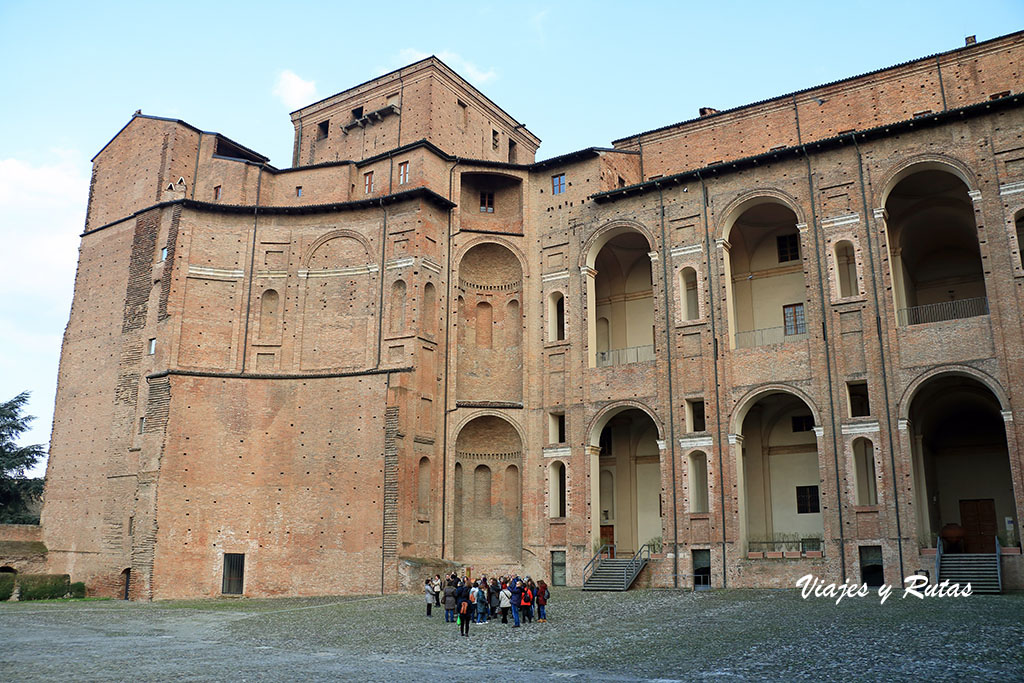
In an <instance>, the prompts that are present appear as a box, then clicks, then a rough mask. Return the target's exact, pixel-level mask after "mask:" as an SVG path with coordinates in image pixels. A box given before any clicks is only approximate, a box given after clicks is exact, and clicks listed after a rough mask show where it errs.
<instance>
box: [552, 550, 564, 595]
mask: <svg viewBox="0 0 1024 683" xmlns="http://www.w3.org/2000/svg"><path fill="white" fill-rule="evenodd" d="M551 585H552V586H564V585H565V551H564V550H552V551H551Z"/></svg>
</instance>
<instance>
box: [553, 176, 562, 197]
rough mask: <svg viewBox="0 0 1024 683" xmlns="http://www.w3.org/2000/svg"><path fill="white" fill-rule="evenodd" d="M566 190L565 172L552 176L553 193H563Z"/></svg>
mask: <svg viewBox="0 0 1024 683" xmlns="http://www.w3.org/2000/svg"><path fill="white" fill-rule="evenodd" d="M563 192H565V174H564V173H559V174H558V175H553V176H551V194H562V193H563Z"/></svg>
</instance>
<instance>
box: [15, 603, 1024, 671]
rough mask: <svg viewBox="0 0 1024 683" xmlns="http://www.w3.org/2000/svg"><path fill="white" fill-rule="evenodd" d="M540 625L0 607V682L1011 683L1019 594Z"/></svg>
mask: <svg viewBox="0 0 1024 683" xmlns="http://www.w3.org/2000/svg"><path fill="white" fill-rule="evenodd" d="M548 616H549V621H548V623H546V624H537V623H534V624H533V625H526V626H525V627H524V628H520V629H512V628H510V627H508V626H504V625H502V624H500V623H497V622H494V623H490V624H487V625H484V626H477V625H473V627H472V628H471V630H470V638H468V639H467V638H460V637H459V636H458V629H457V627H456V626H454V625H451V624H446V623H445V622H444V616H443V611H442V612H437V611H436V610H435V615H434V616H433V617H431V618H430V619H427V618H426V616H425V615H424V604H423V601H422V598H421V597H418V596H416V597H414V596H404V595H403V596H387V597H368V598H311V599H278V600H227V599H225V600H212V601H203V602H199V601H192V602H159V603H126V602H121V601H103V602H74V603H31V602H28V603H6V604H2V605H0V642H2V643H3V645H2V647H0V680H5V681H21V680H38V681H41V680H60V679H63V680H75V681H81V680H133V681H140V680H181V679H191V680H229V679H230V680H250V681H253V680H300V679H312V680H317V679H319V680H359V681H384V680H424V679H427V678H430V679H433V680H437V681H448V680H461V681H469V680H495V679H496V677H500V679H502V680H532V679H550V678H559V679H561V678H575V679H577V680H595V679H596V680H636V679H640V680H651V679H676V680H692V679H704V678H709V679H710V678H714V679H732V680H755V679H756V680H763V679H775V680H793V679H804V680H808V679H809V680H820V679H826V678H827V679H832V680H844V681H845V680H880V679H885V680H912V679H928V680H950V681H954V680H964V679H968V680H991V681H1008V680H1021V679H1024V594H1021V593H1017V594H1010V595H1002V596H972V597H970V598H963V599H926V600H917V599H913V598H907V599H900V594H899V592H894V593H893V595H892V596H891V597H890V598H889V600H888V601H887V602H886V603H885V604H884V605H880V604H879V602H878V598H877V596H875V595H873V594H872V595H871V596H870V597H866V598H851V599H846V600H844V601H843V602H842V603H841V604H839V605H838V606H837V605H835V604H834V600H828V599H825V598H818V599H815V598H808V599H807V600H802V599H801V597H800V594H799V593H798V592H797V591H795V590H788V591H753V590H744V591H715V592H709V593H696V594H695V593H690V592H672V591H630V592H628V593H624V594H623V593H596V594H594V593H582V592H580V591H577V590H567V589H557V590H555V591H553V595H552V604H551V607H550V610H549V615H548Z"/></svg>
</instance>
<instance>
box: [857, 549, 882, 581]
mask: <svg viewBox="0 0 1024 683" xmlns="http://www.w3.org/2000/svg"><path fill="white" fill-rule="evenodd" d="M860 580H861V582H862V583H864V584H866V585H867V586H869V587H871V588H877V587H878V586H881V585H882V584H883V583H885V572H884V571H883V569H882V546H880V545H862V546H861V547H860Z"/></svg>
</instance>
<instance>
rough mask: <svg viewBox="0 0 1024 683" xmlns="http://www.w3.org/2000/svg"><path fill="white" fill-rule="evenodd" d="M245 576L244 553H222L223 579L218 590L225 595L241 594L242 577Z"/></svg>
mask: <svg viewBox="0 0 1024 683" xmlns="http://www.w3.org/2000/svg"><path fill="white" fill-rule="evenodd" d="M243 576H245V554H244V553H224V581H223V583H222V584H221V589H220V592H221V593H224V594H226V595H241V594H242V577H243Z"/></svg>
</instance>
